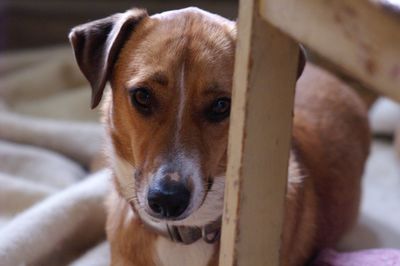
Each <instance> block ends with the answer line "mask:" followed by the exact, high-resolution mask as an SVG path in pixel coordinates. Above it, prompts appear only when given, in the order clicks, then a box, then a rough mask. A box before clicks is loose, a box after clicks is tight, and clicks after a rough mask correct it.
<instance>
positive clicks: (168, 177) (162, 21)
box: [69, 8, 370, 266]
mask: <svg viewBox="0 0 400 266" xmlns="http://www.w3.org/2000/svg"><path fill="white" fill-rule="evenodd" d="M236 37H237V36H236V23H235V22H233V21H230V20H228V19H225V18H223V17H221V16H218V15H215V14H211V13H208V12H206V11H203V10H200V9H197V8H186V9H181V10H175V11H168V12H164V13H160V14H156V15H152V16H149V15H148V14H147V13H146V11H145V10H142V9H131V10H128V11H126V12H125V13H118V14H115V15H112V16H110V17H107V18H104V19H100V20H96V21H93V22H89V23H86V24H83V25H80V26H77V27H75V28H73V29H72V31H71V33H70V35H69V38H70V42H71V44H72V46H73V49H74V53H75V57H76V60H77V63H78V65H79V67H80V69H81V71H82V72H83V74H84V75H85V77H86V78H87V79H88V81H89V83H90V84H91V87H92V103H91V107H92V108H95V107H96V106H97V105H98V104H99V102H100V100H101V98H102V95H103V91H104V88H105V86H106V83H107V82H109V83H110V85H111V91H110V92H108V94H107V95H106V97H105V98H106V99H105V101H104V104H103V113H104V124H105V126H106V129H107V132H108V138H107V140H108V145H107V155H108V156H109V161H110V167H111V169H112V172H113V177H114V178H113V180H114V183H113V187H112V191H111V193H110V196H109V197H108V200H107V209H108V220H107V226H106V231H107V236H108V241H109V243H110V247H111V264H112V265H143V266H149V265H174V266H176V265H192V266H197V265H198V266H206V265H217V264H218V251H219V241H220V238H219V234H220V227H221V216H222V211H223V194H224V180H225V171H226V162H227V143H228V128H229V115H230V101H231V100H230V99H231V88H232V76H233V65H234V54H235V43H236ZM300 61H301V60H300ZM303 67H304V64H300V66H299V69H300V72H301V71H302V70H303ZM265 71H268V70H265ZM271 126H273V125H271ZM369 142H370V133H369V126H368V121H367V116H366V108H365V106H364V104H363V102H362V101H361V100H360V99H359V98H358V96H357V95H356V94H355V93H354V92H353V91H352V90H351V89H350V88H349V87H348V86H347V85H345V84H344V83H342V82H341V81H339V80H338V79H336V78H335V77H333V76H332V75H331V74H329V73H327V72H325V71H324V70H322V69H319V68H318V67H316V66H313V65H312V64H310V63H307V64H306V66H305V68H304V71H303V74H302V75H301V77H300V79H299V80H298V82H297V88H296V97H295V110H294V121H293V133H292V147H291V151H290V158H289V175H288V188H287V198H286V203H285V205H286V211H285V221H284V227H283V228H284V230H283V238H282V239H283V242H282V247H281V265H290V266H292V265H304V264H305V263H307V262H308V261H309V260H310V259H311V258H312V256H314V255H315V254H316V252H317V251H318V250H320V249H322V248H324V247H331V246H333V245H334V244H335V243H336V242H337V241H338V240H339V238H340V237H341V236H342V235H343V234H344V233H345V232H346V231H347V230H348V229H349V228H350V227H351V225H352V224H353V223H354V221H355V219H356V217H357V211H358V206H359V199H360V179H361V176H362V173H363V168H364V163H365V160H366V158H367V156H368V152H369Z"/></svg>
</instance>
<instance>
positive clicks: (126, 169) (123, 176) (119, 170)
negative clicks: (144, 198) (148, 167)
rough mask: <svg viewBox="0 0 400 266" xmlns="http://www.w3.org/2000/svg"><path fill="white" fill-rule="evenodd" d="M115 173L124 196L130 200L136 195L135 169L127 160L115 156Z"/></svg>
mask: <svg viewBox="0 0 400 266" xmlns="http://www.w3.org/2000/svg"><path fill="white" fill-rule="evenodd" d="M113 164H114V171H115V175H116V177H117V179H118V182H119V184H120V185H121V190H122V195H123V196H124V197H125V198H126V199H129V198H131V197H132V196H133V195H135V193H136V192H135V178H134V174H135V168H134V167H133V166H132V165H131V164H130V163H129V162H127V161H126V160H125V159H123V158H121V157H119V156H118V155H114V158H113Z"/></svg>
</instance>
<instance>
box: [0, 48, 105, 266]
mask: <svg viewBox="0 0 400 266" xmlns="http://www.w3.org/2000/svg"><path fill="white" fill-rule="evenodd" d="M89 102H90V90H89V88H88V85H87V83H86V81H85V79H84V78H83V76H82V75H81V74H80V72H79V70H78V69H77V67H76V65H75V61H74V58H73V55H72V52H71V50H70V48H69V47H56V48H51V49H44V50H39V51H32V52H29V51H27V52H20V53H14V54H3V55H1V56H0V265H2V266H3V265H4V266H14V265H68V264H71V265H108V264H109V258H108V257H109V255H108V246H107V243H106V242H104V240H105V232H104V226H105V217H106V215H105V209H104V198H105V195H106V193H107V189H108V188H109V186H110V184H109V183H110V173H109V171H108V170H104V169H103V170H99V171H95V170H97V169H96V167H95V166H93V165H92V164H91V163H92V161H93V159H94V158H95V156H96V154H98V153H99V151H100V149H101V148H102V142H103V136H102V135H103V130H102V127H101V125H100V124H99V123H98V122H97V121H98V116H99V115H98V113H97V112H96V111H90V109H89Z"/></svg>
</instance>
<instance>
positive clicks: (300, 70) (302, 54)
mask: <svg viewBox="0 0 400 266" xmlns="http://www.w3.org/2000/svg"><path fill="white" fill-rule="evenodd" d="M306 61H307V59H306V53H305V49H304V47H303V46H302V45H300V49H299V62H298V66H297V79H299V78H300V76H301V74H303V70H304V66H305V65H306Z"/></svg>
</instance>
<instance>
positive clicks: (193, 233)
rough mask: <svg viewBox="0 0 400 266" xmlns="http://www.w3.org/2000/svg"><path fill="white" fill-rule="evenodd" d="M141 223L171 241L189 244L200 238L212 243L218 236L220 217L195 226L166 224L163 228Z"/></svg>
mask: <svg viewBox="0 0 400 266" xmlns="http://www.w3.org/2000/svg"><path fill="white" fill-rule="evenodd" d="M142 223H143V224H144V225H145V226H146V227H147V228H148V229H149V230H151V231H153V232H155V233H157V234H160V235H162V236H164V237H166V238H168V239H170V240H171V241H173V242H176V243H181V244H185V245H190V244H192V243H194V242H196V241H198V240H200V239H203V240H204V241H205V242H206V243H209V244H214V243H215V242H217V241H218V240H219V238H220V233H221V218H219V219H217V220H216V221H214V222H212V223H209V224H206V225H204V226H203V227H197V226H174V225H166V226H165V229H163V228H160V227H155V226H153V225H152V224H150V223H147V222H145V221H144V220H142Z"/></svg>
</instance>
